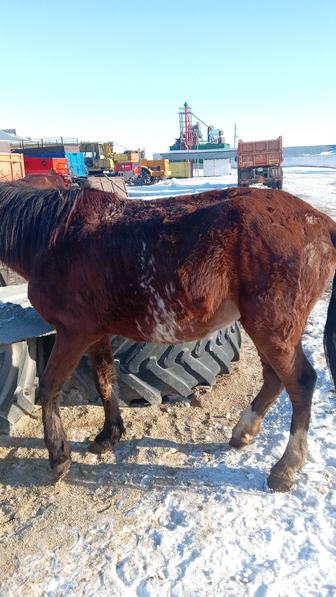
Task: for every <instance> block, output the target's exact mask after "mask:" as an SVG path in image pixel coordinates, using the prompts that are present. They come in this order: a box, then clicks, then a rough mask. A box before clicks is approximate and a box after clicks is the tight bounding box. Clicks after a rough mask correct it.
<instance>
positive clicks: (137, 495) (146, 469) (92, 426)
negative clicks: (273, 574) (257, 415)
mask: <svg viewBox="0 0 336 597" xmlns="http://www.w3.org/2000/svg"><path fill="white" fill-rule="evenodd" d="M260 384H261V367H260V363H259V359H258V357H257V354H256V352H255V350H254V347H253V345H252V342H251V341H250V340H249V338H248V337H247V336H246V335H244V336H243V347H242V352H241V359H240V362H238V363H236V364H235V365H234V368H233V371H232V373H231V374H230V375H228V376H221V377H220V378H219V379H218V381H217V384H216V386H215V387H214V388H213V389H212V390H211V391H206V390H204V389H200V390H198V391H197V392H196V393H195V395H194V396H193V397H191V399H183V401H178V402H176V401H173V399H171V400H168V401H166V402H165V403H164V404H162V405H160V406H148V407H141V408H133V409H129V408H124V409H123V410H122V415H123V418H124V422H125V426H126V436H125V437H124V439H123V440H122V442H121V443H120V444H119V445H118V446H117V447H116V448H115V450H114V452H113V453H110V454H105V455H103V456H97V455H94V454H91V453H89V452H88V451H87V444H88V441H89V440H90V439H93V438H94V436H95V435H96V433H97V431H98V430H99V429H100V428H101V425H102V420H103V412H102V408H101V407H98V406H96V405H93V404H83V403H81V404H80V403H79V404H77V405H75V406H63V407H62V409H61V410H62V418H63V421H64V425H65V429H66V432H67V434H68V438H69V439H70V441H71V445H72V458H73V463H72V466H71V470H70V473H69V474H68V476H67V477H66V478H65V479H64V480H61V481H59V482H58V483H56V484H54V483H53V482H52V477H51V473H50V470H49V465H48V460H47V452H46V450H45V447H44V443H43V439H42V437H43V432H42V423H41V412H40V410H41V409H40V407H39V406H36V407H35V410H34V412H33V414H32V415H31V416H26V417H24V418H23V419H21V420H20V421H19V423H18V424H17V425H16V428H15V432H14V435H13V436H12V437H5V436H0V504H1V505H0V561H1V578H0V587H1V586H2V594H4V590H5V593H6V586H7V585H6V583H7V582H8V580H9V579H10V578H11V577H12V576H13V575H15V573H16V570H17V568H18V567H19V563H20V562H22V561H23V560H24V558H26V557H28V556H29V557H32V555H34V554H36V556H38V554H39V553H41V552H43V551H45V550H55V549H57V550H61V551H64V553H66V552H67V550H69V549H71V545H72V543H73V542H74V541H75V540H76V536H78V533H80V532H82V531H84V532H85V531H88V530H89V528H90V525H91V524H93V522H94V521H95V519H96V518H97V517H98V516H101V514H102V513H104V512H105V511H108V510H109V513H110V514H111V516H113V517H114V521H115V525H116V532H117V531H118V528H121V527H122V525H123V520H124V518H123V512H124V510H125V508H126V509H127V510H128V511H129V510H130V508H132V506H135V505H136V504H137V503H138V501H139V500H141V496H142V494H143V492H144V491H148V489H149V488H153V487H154V488H155V487H158V486H164V485H167V486H168V485H174V484H178V483H179V479H180V475H181V473H183V474H184V475H185V478H187V479H188V478H189V477H190V479H191V480H192V477H193V459H194V458H195V455H196V454H197V458H198V460H199V458H200V456H201V460H202V462H203V463H204V466H205V467H206V463H207V462H209V461H211V458H212V452H213V451H214V450H215V449H217V450H218V446H219V445H221V444H223V445H225V444H226V443H227V441H228V439H229V438H230V431H231V429H232V427H233V425H234V424H235V423H236V421H237V419H238V417H239V413H240V411H241V410H242V409H243V408H244V407H245V406H246V405H247V403H249V402H250V401H251V399H252V397H253V396H254V395H255V394H256V392H257V391H258V389H259V387H260ZM71 399H72V400H71V401H72V403H73V396H71ZM75 401H76V400H75ZM77 401H78V402H80V400H78V397H77ZM188 475H189V477H188ZM64 525H66V526H67V527H68V529H69V532H68V533H67V534H66V535H64V533H60V528H61V527H62V528H64ZM42 578H43V570H41V579H42ZM36 582H37V581H36ZM31 591H32V587H31V584H29V583H28V585H27V586H26V585H25V584H24V585H23V587H22V590H21V592H20V594H22V595H26V594H27V595H28V594H29V595H31V594H32V592H31ZM33 594H34V593H33Z"/></svg>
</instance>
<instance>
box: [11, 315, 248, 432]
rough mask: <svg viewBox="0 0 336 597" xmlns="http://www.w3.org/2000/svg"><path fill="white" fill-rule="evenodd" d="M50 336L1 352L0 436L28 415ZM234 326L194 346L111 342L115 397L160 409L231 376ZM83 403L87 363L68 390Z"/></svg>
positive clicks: (87, 391) (235, 354)
mask: <svg viewBox="0 0 336 597" xmlns="http://www.w3.org/2000/svg"><path fill="white" fill-rule="evenodd" d="M53 341H54V336H53V335H51V336H45V337H43V338H37V339H32V340H28V341H27V342H17V343H15V344H11V345H6V346H2V347H0V433H6V434H9V433H10V432H11V431H12V428H13V425H14V424H15V423H16V422H17V421H18V420H19V419H20V418H21V417H22V416H23V415H24V414H27V413H30V412H31V411H32V410H33V407H34V403H35V398H36V389H37V387H38V377H39V376H40V375H41V373H42V371H43V369H44V367H45V364H46V361H47V358H48V356H49V354H50V351H51V348H52V345H53ZM240 344H241V335H240V328H239V324H238V323H235V324H234V325H231V326H230V327H228V328H223V329H222V330H219V331H218V332H215V333H214V334H211V335H209V336H207V337H206V338H204V339H203V340H200V341H198V342H189V343H185V344H178V345H156V344H146V343H138V342H134V341H132V340H128V339H126V338H121V337H120V336H113V337H112V348H113V353H114V358H115V364H116V369H117V374H118V383H119V389H120V392H119V397H120V401H121V403H122V404H123V405H124V406H125V405H126V406H134V405H137V404H139V403H142V404H146V403H147V404H148V403H149V404H160V403H161V402H162V399H163V398H165V397H167V396H175V397H178V396H181V397H183V396H184V397H187V396H190V394H192V392H193V389H194V388H195V387H196V386H199V385H202V386H209V387H211V386H212V385H213V384H214V383H215V381H216V377H217V375H219V374H221V373H230V371H231V366H232V363H233V362H234V361H237V360H238V359H239V353H240ZM71 387H72V388H76V389H77V390H78V391H79V392H80V393H81V394H82V396H83V398H84V400H87V401H90V402H97V401H99V402H100V400H99V397H98V396H97V392H96V388H95V385H94V382H93V377H92V373H91V369H90V367H89V364H88V358H87V357H84V358H83V359H82V360H81V363H80V364H79V366H78V368H77V370H76V371H75V373H74V375H73V377H72V379H71V380H70V382H69V383H68V388H71Z"/></svg>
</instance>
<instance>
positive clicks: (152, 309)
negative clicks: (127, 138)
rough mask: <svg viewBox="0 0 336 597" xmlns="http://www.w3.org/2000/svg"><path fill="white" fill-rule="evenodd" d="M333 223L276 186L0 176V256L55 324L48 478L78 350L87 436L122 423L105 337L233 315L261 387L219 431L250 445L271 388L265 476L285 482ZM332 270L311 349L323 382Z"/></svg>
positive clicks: (276, 483)
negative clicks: (120, 192) (181, 188)
mask: <svg viewBox="0 0 336 597" xmlns="http://www.w3.org/2000/svg"><path fill="white" fill-rule="evenodd" d="M335 244H336V224H335V223H334V222H333V221H332V220H331V219H330V218H328V217H327V216H325V215H324V214H322V213H320V212H318V211H317V210H315V209H313V208H312V207H311V206H310V205H308V204H307V203H305V202H303V201H301V200H300V199H297V198H295V197H293V196H292V195H289V194H288V193H284V192H280V191H272V190H260V189H244V190H242V189H229V190H223V191H216V192H212V191H210V192H207V193H201V194H198V195H193V196H192V195H191V196H183V197H179V198H167V199H160V200H155V201H151V202H148V201H132V200H128V199H115V198H114V197H113V195H112V194H110V193H105V192H102V191H96V190H89V189H82V190H66V191H60V190H55V189H29V188H25V187H24V186H23V185H20V184H2V185H0V259H1V260H2V261H4V262H5V263H6V264H7V265H8V266H10V267H12V268H13V269H14V270H16V271H17V272H18V273H19V274H21V275H23V276H24V277H25V278H26V279H27V280H28V282H29V284H28V289H29V298H30V300H31V302H32V304H33V305H34V306H35V308H36V309H37V310H38V311H39V312H40V313H41V315H42V316H43V317H44V319H46V320H47V321H48V322H50V323H51V324H53V325H54V326H55V328H56V331H57V334H56V341H55V345H54V348H53V351H52V354H51V356H50V359H49V362H48V364H47V367H46V369H45V372H44V374H43V376H42V379H41V385H40V396H41V400H42V413H43V424H44V433H45V441H46V445H47V447H48V451H49V460H50V465H51V467H52V469H53V471H54V474H55V476H56V477H58V476H60V475H62V474H64V473H65V472H66V471H67V470H68V468H69V465H70V448H69V444H68V443H67V440H66V437H65V433H64V430H63V426H62V422H61V418H60V412H59V408H58V395H59V392H60V389H61V388H62V385H63V384H64V382H65V380H66V379H67V378H68V377H69V375H70V374H71V372H72V371H73V369H74V368H75V367H76V365H77V363H78V361H79V359H80V358H81V356H82V355H83V354H84V353H85V352H88V354H89V359H90V362H91V366H92V369H93V373H94V377H95V382H96V386H97V389H98V392H99V394H100V396H101V398H102V401H103V405H104V410H105V422H104V427H103V430H102V431H101V432H100V433H99V434H98V435H97V437H96V438H95V441H94V442H93V443H92V445H91V449H92V450H93V451H95V452H103V451H104V450H109V449H111V447H112V446H113V444H114V443H115V442H116V441H117V440H119V438H120V437H121V435H122V434H123V433H124V426H123V422H122V419H121V416H120V412H119V407H118V400H117V389H116V383H115V382H116V379H115V373H114V367H113V357H112V353H111V346H110V342H109V336H110V335H111V334H118V335H122V336H126V337H130V338H133V339H134V340H138V341H144V342H154V343H169V344H171V343H177V342H183V341H189V340H193V339H198V338H200V337H202V336H205V335H206V334H207V333H209V332H211V331H213V330H216V329H218V328H220V327H222V326H225V325H227V324H229V323H231V322H232V321H234V320H236V319H238V318H240V320H241V323H242V325H243V327H244V328H245V330H246V331H247V333H248V334H249V335H250V336H251V338H252V340H253V341H254V343H255V345H256V348H257V350H258V352H259V355H260V358H261V361H262V366H263V377H264V383H263V386H262V388H261V390H260V392H259V394H258V395H257V397H256V398H255V399H254V400H253V402H252V404H251V406H250V407H248V408H247V409H246V410H245V411H244V412H243V414H242V416H241V418H240V421H239V422H238V424H237V425H236V426H235V428H234V429H233V432H232V438H231V441H230V443H231V445H232V446H236V447H240V446H244V445H246V444H248V443H250V442H251V440H252V439H253V438H254V436H255V435H256V434H257V433H258V432H259V431H260V429H261V424H262V419H263V417H264V415H265V413H266V411H267V410H268V409H269V408H270V407H271V405H272V404H273V403H274V402H275V400H276V398H277V396H278V395H279V393H280V392H281V390H282V389H283V388H284V387H285V388H286V389H287V391H288V394H289V397H290V400H291V403H292V423H291V430H290V431H291V432H290V439H289V442H288V445H287V448H286V451H285V453H284V455H283V457H282V458H281V460H280V461H279V462H278V463H277V464H275V466H274V467H273V468H272V471H271V474H270V476H269V478H268V484H269V486H270V487H271V488H273V489H276V490H287V489H289V488H290V487H291V485H292V484H293V482H294V480H295V478H296V475H297V472H298V471H299V470H300V469H301V467H302V466H303V463H304V460H305V456H306V452H307V431H308V427H309V419H310V410H311V401H312V394H313V390H314V385H315V379H316V375H315V371H314V369H313V368H312V366H311V365H310V364H309V362H308V360H307V358H306V357H305V355H304V353H303V350H302V346H301V336H302V333H303V330H304V327H305V324H306V321H307V317H308V314H309V312H310V310H311V309H312V307H313V305H314V303H315V302H316V301H317V299H318V298H319V296H320V295H321V293H322V292H323V290H324V289H325V287H326V285H327V284H328V281H329V280H330V278H331V276H332V274H333V272H334V271H335V268H336V250H335ZM335 334H336V276H334V282H333V293H332V297H331V301H330V305H329V310H328V318H327V323H326V328H325V349H326V355H327V359H328V362H329V364H330V368H331V371H332V375H333V379H334V381H335V380H336V347H335Z"/></svg>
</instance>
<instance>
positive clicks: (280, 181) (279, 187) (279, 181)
mask: <svg viewBox="0 0 336 597" xmlns="http://www.w3.org/2000/svg"><path fill="white" fill-rule="evenodd" d="M277 187H278V189H279V191H281V190H282V180H278V184H277Z"/></svg>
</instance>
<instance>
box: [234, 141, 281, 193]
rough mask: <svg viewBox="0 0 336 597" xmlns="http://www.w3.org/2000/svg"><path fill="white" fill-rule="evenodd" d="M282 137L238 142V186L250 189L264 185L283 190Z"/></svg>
mask: <svg viewBox="0 0 336 597" xmlns="http://www.w3.org/2000/svg"><path fill="white" fill-rule="evenodd" d="M282 160H283V156H282V137H278V138H277V139H268V140H266V141H249V142H244V141H241V140H240V141H238V149H237V162H238V185H239V186H240V187H248V186H250V185H251V184H256V183H263V184H264V185H266V186H268V187H272V188H273V189H282V182H283V171H282V168H281V163H282Z"/></svg>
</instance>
